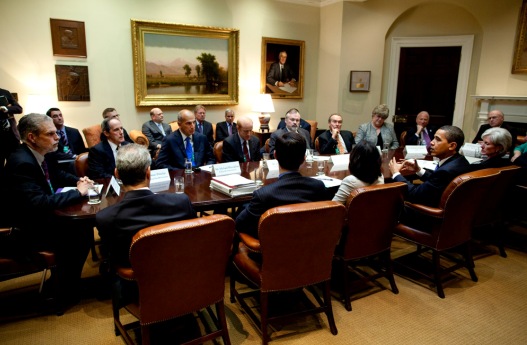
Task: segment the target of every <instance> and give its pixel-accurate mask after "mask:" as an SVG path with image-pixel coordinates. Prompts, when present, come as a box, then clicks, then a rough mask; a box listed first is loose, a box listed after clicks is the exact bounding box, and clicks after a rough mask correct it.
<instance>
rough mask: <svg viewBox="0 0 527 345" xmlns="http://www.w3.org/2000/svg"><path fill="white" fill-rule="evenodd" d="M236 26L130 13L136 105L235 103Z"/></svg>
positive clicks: (237, 34)
mask: <svg viewBox="0 0 527 345" xmlns="http://www.w3.org/2000/svg"><path fill="white" fill-rule="evenodd" d="M238 45H239V30H237V29H227V28H217V27H209V26H193V25H184V24H172V23H161V22H153V21H142V20H134V19H132V48H133V63H134V93H135V104H136V106H175V105H196V104H205V105H207V104H218V105H219V104H238Z"/></svg>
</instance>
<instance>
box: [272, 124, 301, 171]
mask: <svg viewBox="0 0 527 345" xmlns="http://www.w3.org/2000/svg"><path fill="white" fill-rule="evenodd" d="M275 151H276V152H278V154H277V155H276V159H277V160H278V164H279V165H280V166H281V167H282V168H284V169H286V170H298V168H299V167H300V165H301V164H302V163H303V162H304V157H305V155H306V140H305V139H304V137H303V136H302V135H300V134H298V133H295V132H286V133H284V134H282V135H281V136H279V137H278V138H277V139H276V143H275Z"/></svg>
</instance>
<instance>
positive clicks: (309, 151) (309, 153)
mask: <svg viewBox="0 0 527 345" xmlns="http://www.w3.org/2000/svg"><path fill="white" fill-rule="evenodd" d="M313 151H314V150H313V149H306V162H307V163H311V162H313V153H314V152H313Z"/></svg>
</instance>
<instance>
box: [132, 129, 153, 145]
mask: <svg viewBox="0 0 527 345" xmlns="http://www.w3.org/2000/svg"><path fill="white" fill-rule="evenodd" d="M130 139H132V140H133V141H134V143H136V144H139V145H142V146H144V147H146V148H148V145H149V144H150V141H148V138H147V137H146V135H144V134H143V132H141V131H139V130H137V129H132V130H131V131H130Z"/></svg>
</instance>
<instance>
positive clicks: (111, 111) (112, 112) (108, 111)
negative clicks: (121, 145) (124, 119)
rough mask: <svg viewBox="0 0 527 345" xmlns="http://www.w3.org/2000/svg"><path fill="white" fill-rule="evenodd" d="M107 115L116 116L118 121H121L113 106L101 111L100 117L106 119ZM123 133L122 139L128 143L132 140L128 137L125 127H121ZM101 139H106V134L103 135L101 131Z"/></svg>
mask: <svg viewBox="0 0 527 345" xmlns="http://www.w3.org/2000/svg"><path fill="white" fill-rule="evenodd" d="M108 117H111V118H114V117H116V118H117V119H118V120H119V121H121V119H120V118H119V113H118V112H117V110H115V108H106V109H104V110H103V111H102V118H103V119H106V118H108ZM123 133H124V140H125V141H127V142H129V143H133V142H134V141H133V140H132V139H131V138H130V136H129V135H128V132H127V131H126V129H124V127H123ZM101 140H106V136H105V135H104V133H101Z"/></svg>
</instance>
